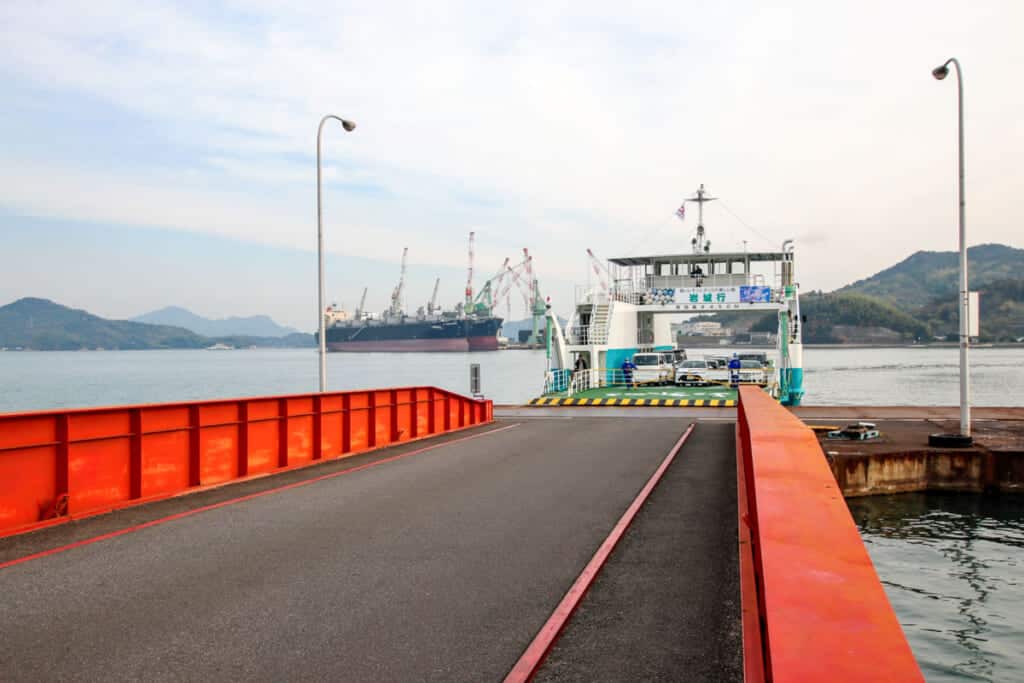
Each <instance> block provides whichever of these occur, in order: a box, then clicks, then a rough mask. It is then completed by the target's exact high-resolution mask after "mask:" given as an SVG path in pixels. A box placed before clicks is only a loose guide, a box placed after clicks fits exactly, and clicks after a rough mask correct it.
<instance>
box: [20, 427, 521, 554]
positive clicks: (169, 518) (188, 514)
mask: <svg viewBox="0 0 1024 683" xmlns="http://www.w3.org/2000/svg"><path fill="white" fill-rule="evenodd" d="M518 426H519V423H518V422H517V423H516V424H511V425H507V426H505V427H499V428H498V429H491V430H489V431H486V432H481V433H478V434H470V435H469V436H463V437H460V438H458V439H452V440H450V441H444V442H441V443H436V444H433V445H430V446H424V447H423V448H417V449H415V450H412V451H408V452H406V453H399V454H398V455H393V456H391V457H389V458H383V459H381V460H375V461H374V462H368V463H365V464H363V465H357V466H355V467H349V468H348V469H344V470H339V471H337V472H331V473H330V474H322V475H320V476H319V477H313V478H311V479H303V480H302V481H297V482H293V483H291V484H285V485H283V486H277V487H275V488H272V489H266V490H265V491H257V492H256V493H250V494H247V495H244V496H239V497H238V498H231V499H230V500H223V501H221V502H219V503H213V504H211V505H204V506H203V507H199V508H195V509H194V510H186V511H184V512H178V513H175V514H173V515H168V516H166V517H160V518H159V519H154V520H150V521H148V522H143V523H142V524H136V525H135V526H130V527H126V528H124V529H118V530H117V531H111V532H110V533H106V534H100V535H99V536H93V537H92V538H86V539H83V540H81V541H75V542H74V543H68V544H67V545H62V546H58V547H56V548H50V549H49V550H43V551H42V552H38V553H33V554H32V555H25V556H24V557H19V558H16V559H13V560H8V561H6V562H0V570H3V569H7V568H8V567H13V566H14V565H17V564H23V563H25V562H30V561H32V560H38V559H41V558H43V557H47V556H49V555H56V554H58V553H63V552H65V551H67V550H71V549H73V548H78V547H81V546H84V545H92V544H93V543H99V542H100V541H105V540H108V539H111V538H117V537H118V536H124V535H125V534H130V533H133V532H135V531H141V530H143V529H148V528H149V527H152V526H157V525H158V524H165V523H167V522H173V521H174V520H177V519H183V518H185V517H191V516H192V515H196V514H199V513H200V512H207V511H209V510H216V509H217V508H222V507H227V506H228V505H234V504H235V503H242V502H245V501H247V500H252V499H253V498H260V497H262V496H269V495H270V494H273V493H281V492H282V491H288V490H290V489H296V488H299V487H301V486H307V485H309V484H314V483H316V482H318V481H324V480H327V479H334V478H335V477H340V476H341V475H343V474H351V473H353V472H359V471H361V470H366V469H370V468H371V467H376V466H377V465H383V464H385V463H389V462H394V461H395V460H401V459H402V458H408V457H409V456H412V455H418V454H419V453H424V452H426V451H432V450H434V449H435V448H441V447H443V446H448V445H450V444H453V443H459V442H461V441H469V440H471V439H478V438H480V437H481V436H488V435H490V434H497V433H498V432H503V431H505V430H508V429H512V428H513V427H518Z"/></svg>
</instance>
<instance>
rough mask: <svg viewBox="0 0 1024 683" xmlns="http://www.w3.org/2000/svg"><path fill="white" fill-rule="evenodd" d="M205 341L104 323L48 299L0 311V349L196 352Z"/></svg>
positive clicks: (174, 331)
mask: <svg viewBox="0 0 1024 683" xmlns="http://www.w3.org/2000/svg"><path fill="white" fill-rule="evenodd" d="M209 343H210V342H209V340H208V339H206V338H205V337H200V336H199V335H198V334H195V333H194V332H189V331H188V330H186V329H182V328H180V327H171V326H169V325H147V324H145V323H136V322H129V321H127V320H107V319H105V318H100V317H99V316H95V315H93V314H91V313H88V312H86V311H83V310H80V309H75V308H68V307H67V306H61V305H60V304H57V303H54V302H52V301H50V300H48V299H34V298H25V299H18V300H17V301H15V302H14V303H11V304H7V305H6V306H3V307H0V347H2V346H6V347H7V348H17V347H19V346H20V347H22V348H26V349H37V350H40V351H56V350H73V349H81V348H90V349H94V348H104V349H160V348H175V349H198V348H202V347H204V346H207V345H209Z"/></svg>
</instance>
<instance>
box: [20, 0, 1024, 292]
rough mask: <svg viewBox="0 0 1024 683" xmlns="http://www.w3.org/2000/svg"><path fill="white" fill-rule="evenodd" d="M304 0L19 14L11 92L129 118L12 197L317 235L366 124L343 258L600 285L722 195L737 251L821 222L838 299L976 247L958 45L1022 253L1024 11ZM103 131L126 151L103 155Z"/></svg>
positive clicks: (976, 191)
mask: <svg viewBox="0 0 1024 683" xmlns="http://www.w3.org/2000/svg"><path fill="white" fill-rule="evenodd" d="M299 5H300V6H295V3H284V2H273V1H263V2H220V3H209V4H200V5H188V4H186V5H181V4H173V3H159V2H155V3H143V4H139V3H129V2H124V1H119V0H107V1H103V2H95V3H90V4H89V5H88V9H87V10H86V9H81V10H78V11H75V10H69V9H68V8H67V7H64V8H60V9H57V8H55V6H53V5H49V4H44V3H7V4H5V5H4V6H3V7H0V25H2V28H0V85H4V84H5V83H6V84H8V85H10V86H12V87H13V86H16V87H14V89H15V90H17V89H19V88H20V89H21V90H31V91H32V92H33V93H34V95H33V96H32V97H30V98H29V100H30V103H31V105H32V107H33V108H38V109H39V110H40V111H42V112H43V113H44V114H48V115H49V116H50V117H52V119H53V120H54V121H55V122H56V121H59V120H61V118H62V117H63V118H67V119H68V120H70V121H74V120H75V119H76V104H78V103H79V102H81V101H86V100H87V101H89V102H98V103H101V105H102V107H105V108H107V113H106V114H104V113H103V112H102V111H101V112H100V114H99V115H97V120H98V122H99V123H98V126H97V128H95V129H93V130H91V131H89V132H88V133H87V132H82V133H80V134H77V135H78V138H77V139H78V141H79V142H80V143H81V144H80V145H79V147H80V151H79V153H78V155H77V158H74V159H72V158H69V157H68V156H66V155H64V154H62V151H61V149H49V148H47V147H46V145H45V142H46V140H45V139H39V140H38V144H36V145H29V144H27V143H24V142H22V143H19V144H20V146H19V147H18V152H17V153H16V154H9V155H5V157H4V158H3V159H0V182H2V185H3V186H2V187H0V205H3V206H5V207H7V208H8V209H9V210H15V211H21V212H26V213H31V214H32V215H42V216H56V217H68V218H79V219H83V220H90V221H108V222H111V223H118V224H123V225H138V226H143V227H144V226H159V227H165V228H174V229H178V230H186V231H198V232H204V233H213V234H217V235H226V236H230V237H233V238H237V239H243V240H251V241H256V242H261V243H266V244H274V245H280V246H287V247H297V248H302V249H310V248H312V246H313V244H314V243H313V242H312V241H311V239H310V229H311V226H312V225H314V220H315V213H314V212H315V195H314V193H313V179H314V175H313V173H314V169H313V165H312V164H313V158H314V154H315V146H314V145H315V130H316V123H317V121H318V120H319V117H320V116H321V115H322V114H323V113H325V112H337V113H339V114H342V115H345V116H348V117H351V118H354V119H356V120H357V122H358V123H359V127H358V128H357V130H356V131H355V132H353V133H351V134H345V133H343V132H342V131H341V130H340V127H330V128H328V129H327V130H326V131H325V141H324V152H325V159H326V160H327V167H326V176H325V180H326V183H327V185H326V188H325V189H326V192H325V194H326V195H327V196H326V197H325V211H326V212H327V213H326V221H327V226H326V227H327V234H328V247H329V248H330V249H331V250H332V251H334V252H336V253H346V254H354V255H358V256H364V257H369V258H378V259H386V260H390V261H392V262H394V261H397V260H398V258H399V256H400V251H401V247H402V246H409V247H410V248H411V250H412V251H413V253H414V254H416V258H417V260H418V261H420V262H423V263H436V264H441V265H448V266H458V265H461V264H462V263H464V261H465V238H466V233H467V232H468V231H469V230H472V229H476V230H478V232H479V233H480V234H479V235H478V239H479V242H480V246H479V258H478V261H479V263H481V268H484V267H485V266H486V267H490V266H491V265H493V266H496V265H497V264H499V263H500V261H501V258H502V257H503V256H505V255H509V254H512V253H514V252H516V251H517V250H518V249H519V248H521V247H522V246H524V245H525V246H529V247H531V249H532V250H533V251H534V253H536V254H537V260H538V269H539V270H540V272H542V273H546V274H548V275H549V276H550V277H557V278H563V279H568V278H571V277H575V278H577V279H582V278H583V277H584V273H585V271H584V270H583V268H584V265H583V264H584V261H583V250H584V248H586V247H588V246H589V247H593V248H594V249H595V251H597V252H598V253H599V254H601V255H603V256H612V255H615V254H616V253H622V252H623V251H625V252H627V253H635V249H636V248H637V246H638V245H646V246H645V248H646V249H647V250H651V251H654V250H659V249H665V250H671V251H679V250H680V245H683V246H685V244H687V243H688V237H689V231H690V229H691V227H692V226H688V225H679V224H677V223H675V222H673V221H672V220H671V214H672V211H673V210H674V209H675V207H676V206H677V205H678V202H679V200H680V199H681V198H682V197H683V196H685V195H687V194H689V192H690V191H692V189H693V188H694V187H695V186H696V185H697V184H698V183H699V182H706V183H707V184H708V186H709V188H711V189H712V190H713V191H714V192H715V193H716V194H719V195H720V196H722V197H724V198H725V200H726V201H728V206H729V208H730V209H731V211H728V212H726V211H724V210H717V209H715V210H711V211H709V215H708V218H709V220H708V228H709V232H710V234H711V237H712V239H713V240H715V241H716V243H719V244H738V243H739V242H740V241H741V240H744V239H746V240H750V241H751V242H752V243H753V242H754V241H758V242H759V243H762V244H763V243H765V242H771V241H772V240H775V241H776V242H781V240H782V239H785V238H787V237H792V236H794V235H796V236H800V235H809V236H813V238H812V239H808V240H805V241H804V242H803V243H798V249H799V250H800V254H801V260H802V265H801V272H802V273H803V274H804V281H805V286H812V287H814V288H819V287H823V288H826V289H827V288H831V287H834V286H839V285H841V284H843V283H845V282H847V281H850V280H853V279H856V278H857V277H862V276H864V275H866V274H869V273H870V272H872V271H873V270H877V269H878V268H881V267H885V266H887V265H889V264H891V263H892V262H894V261H896V260H899V259H900V258H902V257H903V256H905V255H906V254H907V253H909V252H910V251H913V250H915V249H917V248H933V249H941V248H953V247H954V246H955V241H954V239H953V233H952V232H950V231H947V230H946V228H950V229H951V228H952V225H953V223H952V221H953V220H954V218H955V214H953V213H952V210H953V208H954V204H953V203H952V202H953V194H952V192H953V185H952V183H953V182H954V181H955V175H953V174H952V170H953V169H954V168H955V166H954V164H955V148H954V147H953V144H952V143H953V141H954V139H955V138H954V132H955V131H954V128H953V125H954V122H955V119H954V118H953V116H954V111H953V109H952V107H953V103H954V100H955V96H954V93H953V92H952V85H951V84H950V83H949V82H944V83H942V84H938V83H936V82H935V81H933V80H932V79H931V78H930V77H929V76H928V71H929V70H930V68H931V67H932V66H934V64H935V63H938V61H941V59H943V58H945V57H946V56H947V54H948V53H949V52H950V51H953V52H956V53H957V54H958V55H959V56H960V57H961V58H962V60H963V61H964V64H965V69H966V70H967V78H968V81H967V83H968V93H969V94H968V98H969V100H968V101H969V110H968V111H969V119H968V141H969V143H968V144H969V146H968V163H969V169H970V170H969V173H970V178H971V183H972V185H971V186H970V188H971V189H970V192H971V195H970V202H971V204H970V209H969V211H970V214H969V216H970V220H971V222H972V226H973V230H972V233H971V234H972V241H1004V242H1008V241H1010V242H1012V241H1013V240H1015V239H1017V240H1019V238H1018V237H1017V235H1018V230H1019V225H1020V223H1021V218H1022V215H1021V214H1022V209H1021V208H1020V206H1019V202H1017V201H1016V199H1015V198H1016V192H1017V190H1016V187H1015V181H1014V178H1015V176H1016V173H1015V169H1013V168H1012V164H1013V163H1015V160H1016V159H1017V158H1019V157H1020V156H1021V152H1024V127H1022V124H1020V123H1019V121H1020V120H1021V116H1020V111H1021V108H1022V105H1024V95H1022V93H1021V91H1020V90H1019V89H1017V88H1013V87H1010V84H1012V83H1014V82H1015V77H1016V74H1015V73H1014V65H1015V64H1017V63H1020V62H1021V60H1022V58H1024V47H1022V44H1021V43H1020V41H1019V40H1018V39H1017V36H1016V28H1015V27H1017V26H1019V25H1021V23H1022V22H1021V20H1022V19H1024V15H1022V9H1021V6H1020V5H1019V4H1018V3H1014V2H998V3H997V2H993V3H982V4H978V5H976V6H975V5H972V9H971V11H970V12H962V11H958V10H959V9H960V6H959V5H958V4H956V3H953V2H945V3H944V2H935V3H931V4H930V5H929V11H927V12H922V11H920V8H919V7H918V6H916V4H914V3H908V4H905V5H903V4H895V5H894V4H892V3H875V2H867V3H865V2H858V3H852V2H850V3H817V2H798V3H793V4H792V5H790V6H789V7H786V8H773V9H768V8H762V7H761V6H760V4H759V3H724V4H719V5H715V6H711V7H709V6H703V5H696V4H680V3H677V4H669V3H647V2H636V3H631V5H630V7H629V11H623V8H622V5H621V3H611V2H607V3H604V2H597V3H580V4H573V3H514V4H505V5H501V4H497V5H493V4H488V5H481V4H480V3H471V2H448V3H445V2H442V3H432V4H430V5H419V4H414V3H409V4H405V5H401V4H391V3H378V4H372V3H371V4H367V3H354V2H351V3H350V2H343V3H333V2H332V3H326V2H321V3H316V2H313V3H300V4H299ZM27 109H28V107H26V108H25V109H16V110H14V111H9V112H8V113H7V114H6V117H7V122H6V123H0V131H3V133H4V135H5V136H10V139H11V141H12V142H14V141H17V140H22V141H24V140H28V139H34V136H32V137H30V136H28V135H26V132H28V131H32V132H37V131H36V129H35V128H33V125H34V124H33V123H32V121H31V120H30V118H33V117H36V116H37V114H38V113H39V112H38V111H33V112H32V113H31V115H30V114H28V113H24V112H26V111H27ZM115 114H116V116H117V118H118V120H121V119H126V120H129V121H135V122H139V126H138V128H137V129H135V128H133V129H132V130H131V134H132V135H135V136H139V137H144V138H145V139H146V140H147V141H148V144H149V145H150V146H151V147H152V148H154V149H155V152H154V153H153V154H149V153H146V154H141V153H139V152H138V150H136V149H134V148H129V147H128V146H127V142H126V141H125V140H121V139H119V136H120V135H121V134H124V131H126V130H127V128H126V127H124V126H113V125H112V126H111V127H109V128H107V129H104V127H103V125H102V121H103V120H105V119H104V116H107V117H108V120H110V119H112V118H113V117H114V115H115ZM143 124H144V125H143ZM89 136H95V137H89ZM85 139H88V140H89V142H90V143H91V144H92V145H93V146H94V147H95V148H96V149H104V148H107V147H110V148H113V149H122V148H123V149H124V150H125V153H124V154H123V155H121V156H119V157H118V158H116V159H113V160H107V159H106V158H105V161H104V163H103V165H102V166H100V167H97V165H95V164H91V163H90V156H89V154H90V153H89V149H90V147H89V145H87V144H85V143H84V142H82V140H85ZM172 151H173V153H172ZM94 154H96V155H99V152H95V153H94ZM716 211H717V213H716ZM748 226H749V227H748ZM940 228H941V229H940ZM947 232H948V234H947ZM766 238H767V239H766ZM837 254H856V255H857V257H856V258H847V257H843V258H841V259H840V258H837ZM541 266H543V268H541Z"/></svg>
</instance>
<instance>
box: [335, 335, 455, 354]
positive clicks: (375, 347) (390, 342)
mask: <svg viewBox="0 0 1024 683" xmlns="http://www.w3.org/2000/svg"><path fill="white" fill-rule="evenodd" d="M327 350H328V351H343V352H347V353H372V352H374V351H378V352H388V353H402V352H415V351H469V350H470V344H469V340H468V339H466V338H465V337H451V338H448V339H386V340H384V339H382V340H379V341H378V340H374V341H342V342H332V341H329V342H327Z"/></svg>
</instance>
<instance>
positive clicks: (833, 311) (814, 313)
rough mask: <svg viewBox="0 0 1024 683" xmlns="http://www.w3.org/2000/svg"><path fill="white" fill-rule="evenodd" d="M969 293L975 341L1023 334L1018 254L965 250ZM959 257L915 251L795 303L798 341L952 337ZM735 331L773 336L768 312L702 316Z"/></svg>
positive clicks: (1021, 253)
mask: <svg viewBox="0 0 1024 683" xmlns="http://www.w3.org/2000/svg"><path fill="white" fill-rule="evenodd" d="M967 259H968V265H967V267H968V275H969V276H970V288H971V290H972V291H978V292H980V300H981V337H980V339H981V341H986V342H989V341H992V342H996V341H1000V342H1005V341H1014V340H1016V339H1018V338H1020V337H1022V336H1024V249H1015V248H1013V247H1008V246H1005V245H1002V244H983V245H979V246H977V247H971V248H969V249H968V250H967ZM959 268H960V261H959V254H958V253H957V252H953V251H942V252H935V251H919V252H917V253H915V254H913V255H911V256H910V257H908V258H906V259H904V260H903V261H901V262H899V263H897V264H896V265H894V266H892V267H890V268H886V269H885V270H883V271H881V272H878V273H876V274H874V275H872V276H871V277H869V278H865V279H863V280H858V281H857V282H854V283H853V284H850V285H847V286H845V287H841V288H840V289H837V290H836V291H834V292H831V293H824V292H806V293H804V294H802V295H801V297H800V307H801V313H802V314H804V315H806V316H807V324H806V325H805V326H804V341H805V342H807V343H809V344H814V343H845V342H854V341H857V342H867V341H879V342H881V341H883V340H884V341H888V342H900V341H902V342H910V341H915V340H917V341H932V340H933V339H934V338H936V337H939V338H942V337H945V338H947V339H952V340H955V339H956V335H957V334H958V331H959V320H960V313H959V309H958V308H957V296H956V293H957V290H958V289H959V286H958V284H959V272H960V271H959ZM705 318H706V319H709V320H716V321H718V322H721V323H722V324H723V325H724V326H726V327H732V328H734V329H741V330H742V329H745V328H747V327H749V328H750V330H751V331H754V332H759V331H760V332H769V331H770V332H774V331H776V328H777V327H778V322H777V319H776V316H775V314H774V313H772V314H768V315H763V316H762V315H759V314H753V313H744V312H736V313H733V312H731V311H728V312H722V313H717V314H714V315H712V316H705Z"/></svg>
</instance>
